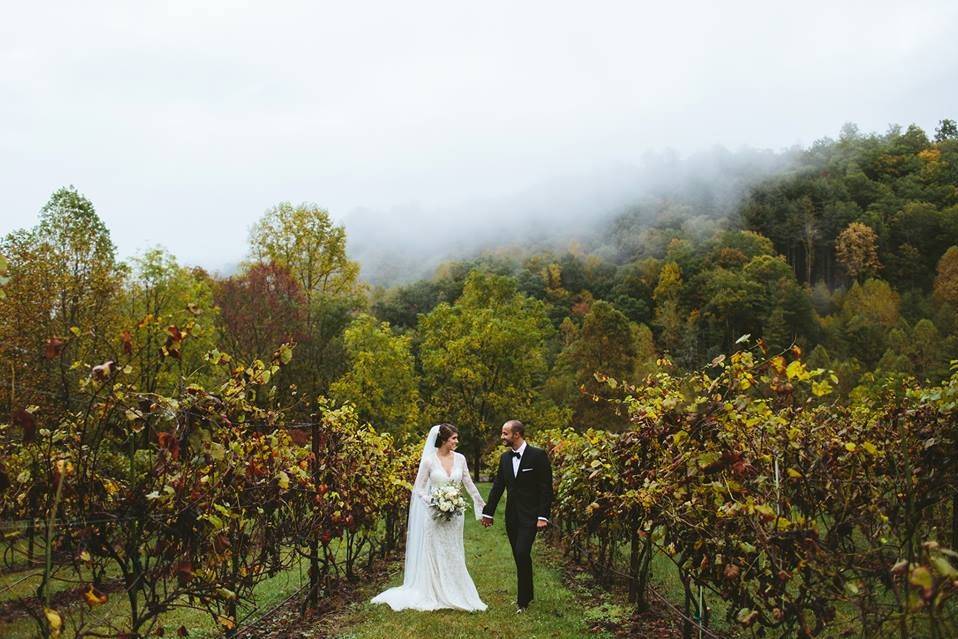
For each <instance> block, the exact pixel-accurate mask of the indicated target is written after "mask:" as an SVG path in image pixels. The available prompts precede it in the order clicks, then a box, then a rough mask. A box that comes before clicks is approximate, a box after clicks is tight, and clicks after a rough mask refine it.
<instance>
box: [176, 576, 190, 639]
mask: <svg viewBox="0 0 958 639" xmlns="http://www.w3.org/2000/svg"><path fill="white" fill-rule="evenodd" d="M173 572H174V573H175V574H176V580H177V581H178V582H179V584H180V585H181V586H185V585H186V584H188V583H189V581H190V580H191V579H192V578H193V563H192V562H190V561H189V560H187V559H183V560H180V561H178V562H176V568H175V569H174V571H173ZM180 636H183V635H180Z"/></svg>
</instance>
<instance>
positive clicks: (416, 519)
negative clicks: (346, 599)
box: [372, 424, 439, 609]
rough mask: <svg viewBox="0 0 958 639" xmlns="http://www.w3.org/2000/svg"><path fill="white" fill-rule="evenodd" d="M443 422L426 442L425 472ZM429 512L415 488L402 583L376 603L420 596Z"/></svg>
mask: <svg viewBox="0 0 958 639" xmlns="http://www.w3.org/2000/svg"><path fill="white" fill-rule="evenodd" d="M438 434H439V425H438V424H437V425H436V426H433V427H432V428H430V429H429V435H428V436H427V437H426V443H425V444H423V448H422V457H420V458H419V472H422V471H423V466H424V465H425V464H426V460H427V459H429V458H430V457H432V456H435V454H436V436H437V435H438ZM428 517H429V513H428V512H427V506H426V503H425V502H424V501H423V500H422V499H421V498H420V497H419V496H418V495H417V494H416V491H415V489H413V490H412V491H411V492H410V494H409V515H408V517H407V520H406V521H407V524H406V559H405V562H404V563H403V580H402V586H397V587H395V588H390V589H389V590H386V591H385V592H381V593H379V594H378V595H376V596H375V597H373V599H372V603H388V604H389V605H390V606H391V607H393V608H397V609H398V608H402V607H405V605H404V604H405V603H406V602H408V601H410V600H411V599H414V598H415V596H416V593H415V585H416V584H417V583H418V580H419V578H420V576H421V575H420V571H421V570H422V567H423V561H422V557H423V549H424V548H425V534H424V531H425V527H426V522H427V518H428Z"/></svg>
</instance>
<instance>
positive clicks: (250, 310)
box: [214, 262, 306, 362]
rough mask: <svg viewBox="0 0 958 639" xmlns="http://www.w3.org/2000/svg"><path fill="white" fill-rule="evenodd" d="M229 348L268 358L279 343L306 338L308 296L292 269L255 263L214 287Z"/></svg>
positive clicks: (247, 359) (241, 355)
mask: <svg viewBox="0 0 958 639" xmlns="http://www.w3.org/2000/svg"><path fill="white" fill-rule="evenodd" d="M214 296H215V300H216V305H217V306H218V307H219V309H220V320H221V323H222V329H221V330H222V335H223V342H224V344H225V345H226V348H227V351H228V352H230V353H233V354H235V355H236V356H237V357H239V358H240V359H241V360H243V361H245V362H251V361H252V360H255V359H261V360H266V359H267V358H268V357H269V356H270V354H271V353H272V352H273V351H274V350H276V348H277V347H278V346H279V345H280V344H284V343H287V342H295V343H299V342H301V341H303V340H304V339H305V331H306V296H305V295H304V294H303V289H302V287H301V286H300V284H299V282H298V281H297V280H296V279H295V278H294V277H293V276H292V274H291V273H290V271H289V269H288V268H286V267H285V266H281V265H278V264H275V263H268V264H264V263H262V262H256V263H253V264H250V265H248V266H247V267H246V268H245V269H244V271H243V272H242V273H239V274H237V275H234V276H232V277H228V278H226V279H224V280H220V281H218V282H217V283H216V285H215V288H214Z"/></svg>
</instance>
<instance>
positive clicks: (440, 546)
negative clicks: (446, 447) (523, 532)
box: [371, 427, 486, 610]
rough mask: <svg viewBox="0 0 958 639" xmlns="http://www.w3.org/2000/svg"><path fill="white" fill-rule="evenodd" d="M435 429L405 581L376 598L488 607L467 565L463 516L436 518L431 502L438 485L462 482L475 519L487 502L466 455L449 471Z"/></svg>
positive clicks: (413, 515) (414, 505)
mask: <svg viewBox="0 0 958 639" xmlns="http://www.w3.org/2000/svg"><path fill="white" fill-rule="evenodd" d="M435 430H436V428H435V427H434V428H433V430H432V431H430V437H429V438H428V439H427V441H426V447H425V450H424V452H423V457H422V460H421V461H420V464H419V473H418V474H417V476H416V483H415V485H414V486H413V490H412V496H411V498H410V506H409V526H408V529H407V532H406V559H405V566H404V572H403V584H402V585H401V586H397V587H395V588H390V589H389V590H386V591H385V592H382V593H380V594H378V595H376V596H375V597H373V598H372V600H371V601H372V603H385V604H389V606H390V607H391V608H392V609H393V610H403V609H406V608H411V609H413V610H439V609H442V608H454V609H458V610H485V609H486V604H485V603H483V601H482V600H481V599H480V598H479V593H478V591H476V585H475V584H474V583H473V582H472V578H471V577H470V576H469V572H468V571H467V570H466V558H465V551H464V550H463V544H462V528H463V523H464V516H463V515H457V516H455V517H453V518H452V519H451V520H449V521H443V520H441V519H440V520H438V521H437V520H434V519H433V518H432V515H431V513H430V512H429V507H428V506H426V503H427V502H428V500H429V495H430V492H431V491H432V489H433V488H435V487H437V486H442V485H444V484H449V483H459V482H461V483H462V485H463V487H464V488H465V489H466V492H468V493H469V495H470V497H472V504H473V508H474V510H475V516H476V519H480V518H481V517H482V508H483V507H484V506H485V502H484V501H483V500H482V497H481V496H480V495H479V490H478V489H477V488H476V485H475V484H474V483H473V481H472V478H471V477H470V476H469V469H468V468H467V466H466V458H465V457H464V456H463V455H460V454H459V453H456V452H454V453H453V465H452V472H450V473H448V474H447V473H446V470H445V469H444V468H443V467H442V463H441V462H440V461H439V458H438V457H437V456H436V454H435V450H436V449H435V432H434V431H435ZM430 446H431V447H432V450H431V451H430Z"/></svg>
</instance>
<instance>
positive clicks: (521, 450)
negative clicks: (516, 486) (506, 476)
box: [512, 442, 526, 477]
mask: <svg viewBox="0 0 958 639" xmlns="http://www.w3.org/2000/svg"><path fill="white" fill-rule="evenodd" d="M516 452H517V453H519V456H518V457H516V456H515V455H513V456H512V476H513V477H518V476H519V464H520V462H522V453H524V452H526V443H525V442H522V446H520V447H519V450H517V451H516Z"/></svg>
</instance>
